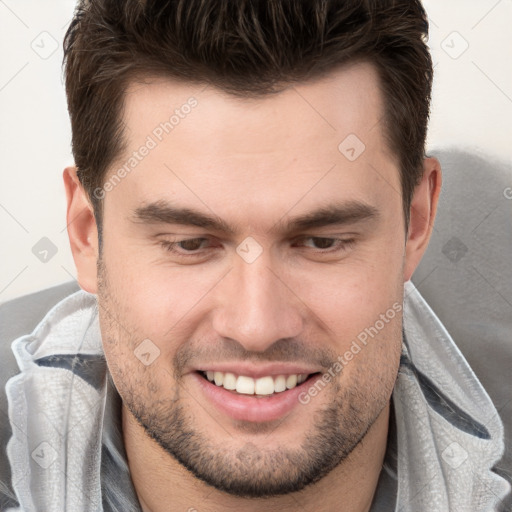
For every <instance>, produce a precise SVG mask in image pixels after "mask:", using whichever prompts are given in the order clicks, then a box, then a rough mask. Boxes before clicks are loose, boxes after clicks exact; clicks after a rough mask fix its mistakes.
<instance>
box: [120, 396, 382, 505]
mask: <svg viewBox="0 0 512 512" xmlns="http://www.w3.org/2000/svg"><path fill="white" fill-rule="evenodd" d="M122 418H123V436H124V443H125V448H126V453H127V456H128V465H129V468H130V473H131V477H132V481H133V484H134V486H135V490H136V492H137V495H138V497H139V501H140V504H141V506H142V510H143V511H144V512H164V511H165V512H167V511H170V510H200V511H201V512H207V511H216V512H224V511H228V510H244V511H246V512H259V511H263V510H272V509H274V510H280V511H282V512H291V511H293V512H296V511H297V505H298V504H301V507H302V508H303V509H304V510H319V509H321V510H322V511H325V512H339V511H340V510H343V511H346V512H368V511H369V509H370V506H371V502H372V499H373V495H374V493H375V489H376V487H377V482H378V478H379V474H380V471H381V468H382V464H383V461H384V455H385V451H386V444H387V434H388V421H389V404H388V405H387V406H386V407H385V408H384V409H383V411H382V412H381V414H380V415H379V417H378V418H377V420H376V421H375V422H374V424H373V425H372V426H371V428H370V429H369V430H368V432H367V434H366V436H365V437H364V438H363V439H362V441H361V442H360V443H359V444H358V445H357V446H356V448H355V449H354V450H353V451H352V453H351V454H350V455H349V456H348V457H347V458H346V459H345V460H344V461H343V462H342V463H341V464H339V465H338V466H337V467H336V468H335V469H334V470H333V471H331V472H330V473H329V474H328V475H327V476H325V477H324V478H322V479H321V480H320V481H319V482H317V483H315V484H313V485H310V486H308V487H306V488H305V489H303V490H302V491H299V492H296V493H293V494H288V495H284V496H277V497H273V498H264V499H254V498H252V499H245V498H240V497H236V496H231V495H228V494H226V493H224V492H221V491H218V490H216V489H213V488H212V487H210V486H208V485H207V484H205V483H204V482H202V481H200V480H198V479H197V478H195V477H194V476H193V475H192V474H191V473H190V472H188V471H187V470H186V469H185V468H184V467H183V466H181V464H180V463H179V462H177V461H176V460H175V459H174V458H172V457H171V456H170V455H168V454H167V453H166V452H165V451H164V450H162V448H161V447H160V446H159V445H158V444H157V443H156V442H155V441H154V440H152V439H151V438H149V437H148V436H147V434H146V433H145V431H144V429H143V427H141V426H140V425H139V423H138V422H137V421H136V420H135V418H134V417H133V416H132V415H131V414H130V412H129V411H128V410H127V409H126V408H125V407H124V406H123V413H122ZM340 504H343V506H342V508H340Z"/></svg>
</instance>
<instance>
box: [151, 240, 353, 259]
mask: <svg viewBox="0 0 512 512" xmlns="http://www.w3.org/2000/svg"><path fill="white" fill-rule="evenodd" d="M199 240H200V241H208V238H204V237H196V238H186V239H183V240H175V241H172V242H171V241H169V240H162V241H160V245H161V246H162V247H163V248H164V250H165V251H167V252H170V253H173V254H177V255H178V256H181V257H184V258H194V257H195V258H197V257H199V256H202V254H201V253H200V252H192V251H187V252H180V251H178V250H177V249H176V247H177V246H179V244H182V243H184V242H193V241H199ZM303 240H329V241H332V242H333V243H334V244H336V243H337V244H338V247H337V248H336V249H332V248H331V247H329V248H327V249H316V250H314V249H313V251H314V253H315V254H332V253H338V252H344V251H347V250H349V249H351V248H352V246H353V245H354V243H355V238H350V239H342V238H331V237H325V236H302V237H298V238H296V239H295V240H294V243H295V242H296V241H303ZM196 251H200V249H197V250H196Z"/></svg>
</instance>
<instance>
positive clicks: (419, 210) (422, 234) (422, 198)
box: [404, 158, 442, 281]
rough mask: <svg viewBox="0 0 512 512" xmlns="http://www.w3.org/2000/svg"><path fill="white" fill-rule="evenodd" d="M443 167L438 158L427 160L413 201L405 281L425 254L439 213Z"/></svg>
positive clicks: (406, 252) (406, 253) (406, 254)
mask: <svg viewBox="0 0 512 512" xmlns="http://www.w3.org/2000/svg"><path fill="white" fill-rule="evenodd" d="M441 182H442V179H441V165H440V164H439V161H438V160H437V159H436V158H426V159H425V161H424V170H423V177H422V179H421V181H420V183H419V184H418V185H417V187H416V189H415V190H414V194H413V197H412V201H411V209H410V221H409V229H408V233H407V244H406V247H405V265H404V281H409V280H410V279H411V277H412V274H413V273H414V271H415V270H416V267H417V266H418V265H419V263H420V261H421V258H422V257H423V254H424V253H425V251H426V249H427V246H428V242H429V240H430V236H431V234H432V229H433V227H434V220H435V217H436V212H437V204H438V201H439V194H440V192H441Z"/></svg>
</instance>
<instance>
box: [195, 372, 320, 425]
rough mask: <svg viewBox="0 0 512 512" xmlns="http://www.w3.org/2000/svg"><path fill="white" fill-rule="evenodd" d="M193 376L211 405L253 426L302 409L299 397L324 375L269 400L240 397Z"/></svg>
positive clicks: (265, 398) (197, 375) (199, 376)
mask: <svg viewBox="0 0 512 512" xmlns="http://www.w3.org/2000/svg"><path fill="white" fill-rule="evenodd" d="M193 376H194V377H195V379H196V380H197V382H198V384H199V386H200V387H201V389H202V391H203V393H204V394H205V395H206V397H207V398H208V401H209V402H210V403H213V405H215V406H216V407H217V409H219V410H220V411H222V412H223V413H224V414H227V415H228V416H230V417H231V418H233V419H235V420H241V421H252V422H264V421H273V420H278V419H280V418H282V417H283V416H285V415H286V414H288V413H290V412H291V411H292V409H293V408H294V407H296V406H298V405H301V403H300V402H299V395H300V394H301V393H302V392H303V391H304V390H305V389H307V388H309V387H310V386H311V385H313V384H314V382H315V381H316V380H317V379H318V378H321V375H314V376H313V377H312V378H310V379H308V380H306V381H304V382H303V383H302V384H299V385H298V386H296V387H295V388H293V389H288V390H286V391H283V392H281V393H274V394H273V395H269V396H266V397H256V396H255V395H243V394H238V393H235V392H233V391H228V390H227V389H224V388H223V387H220V386H216V385H215V384H213V383H211V382H210V381H208V380H206V379H205V378H204V377H202V376H201V375H199V373H194V374H193Z"/></svg>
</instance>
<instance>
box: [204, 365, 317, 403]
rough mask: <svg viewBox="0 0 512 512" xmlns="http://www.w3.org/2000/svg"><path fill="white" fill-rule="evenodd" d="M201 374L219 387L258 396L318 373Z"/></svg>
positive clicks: (302, 381) (271, 393) (297, 382)
mask: <svg viewBox="0 0 512 512" xmlns="http://www.w3.org/2000/svg"><path fill="white" fill-rule="evenodd" d="M198 373H199V375H201V377H203V378H204V379H206V380H208V381H209V382H211V383H212V384H214V385H215V386H217V387H220V388H224V389H226V390H227V391H232V392H233V393H235V394H241V395H254V396H256V397H266V396H267V397H268V396H272V395H276V394H279V393H283V392H285V391H288V390H290V389H293V388H295V387H297V386H299V385H301V384H302V383H304V382H306V381H307V380H309V379H311V378H312V377H314V376H315V375H318V374H319V372H317V373H311V374H305V373H299V374H289V375H276V376H271V375H268V376H266V377H260V378H258V379H253V378H252V377H248V376H246V375H235V374H234V373H229V372H214V371H206V372H205V371H198Z"/></svg>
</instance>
